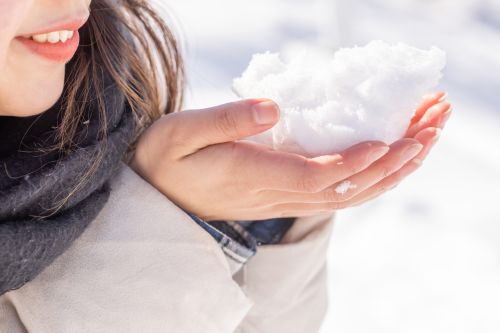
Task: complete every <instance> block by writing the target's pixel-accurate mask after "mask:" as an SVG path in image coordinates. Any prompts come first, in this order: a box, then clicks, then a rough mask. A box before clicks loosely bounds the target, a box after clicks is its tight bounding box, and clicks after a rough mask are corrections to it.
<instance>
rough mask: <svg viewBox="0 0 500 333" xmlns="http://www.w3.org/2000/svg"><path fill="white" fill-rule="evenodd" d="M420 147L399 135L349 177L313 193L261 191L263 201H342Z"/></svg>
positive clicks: (291, 202) (398, 165)
mask: <svg viewBox="0 0 500 333" xmlns="http://www.w3.org/2000/svg"><path fill="white" fill-rule="evenodd" d="M421 149H422V145H421V144H420V143H419V142H418V141H416V140H412V139H403V140H400V141H398V142H396V143H394V144H393V145H392V146H391V151H390V152H389V153H387V154H386V155H384V156H383V157H382V158H380V159H379V160H377V161H376V162H375V163H373V164H371V165H370V166H369V167H368V168H366V169H365V170H364V171H361V172H359V173H357V174H354V175H353V176H352V177H344V178H342V180H339V181H338V182H337V183H335V184H334V185H331V186H329V187H327V188H325V189H324V190H322V191H319V192H317V193H286V192H277V191H269V192H265V193H261V194H260V195H262V197H261V198H262V199H261V200H262V201H263V202H271V204H270V205H269V206H274V205H276V204H292V205H294V204H298V205H299V206H300V204H302V203H325V204H328V203H331V202H343V201H347V200H349V199H350V198H352V197H354V196H355V195H356V194H357V193H360V192H363V191H364V190H365V189H367V188H369V187H371V186H372V185H374V184H376V183H378V182H379V181H380V180H381V179H384V178H386V177H388V176H389V175H390V174H392V173H394V172H396V171H397V170H399V169H400V168H401V167H402V166H403V165H404V164H405V163H407V162H408V161H409V160H410V159H411V158H413V157H415V156H416V155H417V154H418V153H419V151H420V150H421ZM346 179H349V182H350V185H351V186H352V187H350V186H349V185H348V186H347V187H348V188H347V191H344V190H342V189H341V184H342V183H343V181H344V180H346ZM339 186H340V188H339Z"/></svg>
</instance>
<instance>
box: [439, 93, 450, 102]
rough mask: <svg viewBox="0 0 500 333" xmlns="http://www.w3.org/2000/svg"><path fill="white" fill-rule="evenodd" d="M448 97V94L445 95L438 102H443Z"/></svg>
mask: <svg viewBox="0 0 500 333" xmlns="http://www.w3.org/2000/svg"><path fill="white" fill-rule="evenodd" d="M447 97H448V93H445V94H444V95H443V96H442V97H441V98H440V99H438V102H443V101H444V100H445V99H446V98H447Z"/></svg>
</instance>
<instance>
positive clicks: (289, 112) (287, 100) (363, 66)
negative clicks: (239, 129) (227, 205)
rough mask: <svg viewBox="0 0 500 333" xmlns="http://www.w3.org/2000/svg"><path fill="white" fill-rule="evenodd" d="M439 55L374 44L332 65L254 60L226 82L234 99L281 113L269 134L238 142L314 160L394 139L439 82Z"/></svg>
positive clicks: (315, 57) (311, 55)
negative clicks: (272, 106) (269, 104)
mask: <svg viewBox="0 0 500 333" xmlns="http://www.w3.org/2000/svg"><path fill="white" fill-rule="evenodd" d="M445 64H446V55H445V53H444V52H443V51H442V50H440V49H438V48H436V47H433V48H431V49H430V50H428V51H425V50H419V49H417V48H414V47H411V46H408V45H405V44H402V43H398V44H395V45H390V44H387V43H385V42H382V41H373V42H371V43H369V44H368V45H366V46H364V47H354V48H343V49H340V50H339V51H337V52H336V53H335V54H334V55H333V58H332V57H331V56H324V55H320V54H318V53H317V52H312V51H311V50H303V51H302V52H300V53H297V54H296V55H294V56H293V57H292V58H291V59H290V60H289V61H286V62H284V61H283V60H282V59H281V58H280V55H279V53H270V52H266V53H263V54H255V55H254V56H253V58H252V60H251V62H250V64H249V66H248V68H247V69H246V70H245V72H244V73H243V75H242V76H241V77H239V78H237V79H234V81H233V91H234V92H235V93H236V94H237V95H238V96H239V97H241V98H270V99H272V100H274V101H275V102H276V103H278V105H279V106H280V109H281V118H280V121H279V122H278V123H277V124H276V125H275V126H274V127H273V128H271V129H269V130H267V131H265V132H263V133H260V134H258V135H254V136H251V137H247V138H245V139H247V140H252V141H256V142H260V143H264V144H267V145H269V146H271V147H273V148H274V149H276V150H281V151H288V152H293V153H299V154H302V155H304V156H308V157H314V156H319V155H326V154H334V153H337V152H340V151H342V150H344V149H346V148H348V147H350V146H352V145H354V144H356V143H359V142H362V141H368V140H380V141H383V142H385V143H387V144H391V143H392V142H394V141H396V140H398V139H400V138H401V137H402V136H403V135H404V133H405V131H406V129H407V127H408V124H409V122H410V120H411V117H412V115H413V113H414V110H415V108H416V107H417V106H418V105H419V104H420V102H421V100H422V96H423V95H424V94H426V93H428V92H430V91H431V89H432V88H434V87H435V86H436V85H437V84H438V82H439V80H440V79H441V77H442V73H441V71H442V69H443V68H444V66H445Z"/></svg>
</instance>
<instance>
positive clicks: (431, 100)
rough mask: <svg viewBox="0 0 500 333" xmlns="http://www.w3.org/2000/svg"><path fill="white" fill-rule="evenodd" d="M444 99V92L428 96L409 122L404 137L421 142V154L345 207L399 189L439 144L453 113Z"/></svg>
mask: <svg viewBox="0 0 500 333" xmlns="http://www.w3.org/2000/svg"><path fill="white" fill-rule="evenodd" d="M446 97H447V94H446V93H444V92H438V93H434V94H430V95H427V96H426V97H425V98H424V101H423V102H422V104H421V105H420V106H419V108H418V109H417V110H416V112H415V115H414V117H413V119H412V120H411V122H410V125H409V127H408V130H407V131H406V134H405V137H406V138H413V139H416V140H418V141H419V142H420V143H422V145H424V148H423V149H422V151H421V152H420V153H419V154H418V155H417V156H416V157H415V158H413V159H411V160H410V161H409V162H408V163H406V164H405V165H404V167H403V168H401V169H400V170H398V171H397V172H395V173H394V174H392V175H390V176H389V177H387V178H385V179H384V180H383V181H381V182H379V183H377V184H376V185H375V186H373V187H372V188H370V189H368V190H366V191H364V192H362V193H359V194H358V195H356V196H354V197H353V198H350V199H349V200H348V201H346V202H345V205H346V206H347V207H353V206H359V205H361V204H363V203H365V202H367V201H370V200H373V199H374V198H376V197H378V196H380V195H381V194H383V193H385V192H387V191H389V190H391V189H393V188H395V187H396V186H398V185H399V183H401V181H402V180H403V179H404V178H406V177H408V176H409V175H410V174H412V173H413V172H415V171H416V170H417V169H419V168H420V166H421V165H422V162H423V160H424V159H425V158H426V157H427V155H428V154H429V152H430V151H431V149H432V147H433V146H434V145H435V144H436V142H437V141H438V139H439V137H440V135H441V131H442V129H443V128H444V126H445V124H446V122H447V121H448V119H449V118H450V115H451V113H452V106H451V104H450V103H448V102H445V99H446Z"/></svg>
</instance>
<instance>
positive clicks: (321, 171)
mask: <svg viewBox="0 0 500 333" xmlns="http://www.w3.org/2000/svg"><path fill="white" fill-rule="evenodd" d="M0 22H1V26H0V73H1V75H0V161H1V162H2V163H1V166H2V167H1V168H0V191H1V192H0V250H1V252H0V253H1V255H0V331H1V332H16V333H17V332H137V331H139V330H142V331H146V332H165V331H166V332H170V331H178V332H200V331H203V332H276V331H288V332H314V331H317V330H318V329H319V327H320V325H321V321H322V318H323V317H324V314H325V311H326V298H327V294H326V263H325V262H326V261H325V257H326V249H327V247H328V241H329V237H330V233H331V228H332V223H333V214H334V213H333V212H334V211H335V210H337V209H342V208H347V207H351V206H355V205H359V204H361V203H363V202H365V201H367V200H371V199H373V198H375V197H377V196H379V195H380V194H382V193H383V192H385V191H386V190H388V189H390V188H392V187H394V186H396V185H397V184H398V183H399V182H400V181H401V180H402V179H403V178H404V177H406V176H407V175H409V174H410V173H412V172H413V171H415V170H416V169H417V168H418V167H419V166H420V164H421V162H422V160H423V159H424V158H425V156H426V155H427V153H428V152H429V150H430V148H431V146H432V145H433V143H434V142H435V141H436V139H437V137H438V135H439V132H440V128H442V127H443V125H444V123H445V122H446V120H447V118H448V116H449V114H450V111H449V109H450V105H449V104H448V103H445V102H443V100H444V94H442V93H436V94H433V95H430V96H428V97H427V98H426V99H425V100H424V102H423V103H422V105H421V106H420V108H419V109H418V110H417V112H416V114H415V117H414V119H413V120H412V123H411V124H410V126H409V129H408V132H407V135H406V138H405V139H403V140H400V141H398V142H396V143H394V144H392V145H391V146H386V145H385V144H383V143H380V142H365V143H361V144H358V145H356V146H354V147H352V148H350V149H348V150H347V151H345V152H343V153H342V154H339V155H328V156H321V157H317V158H312V159H307V158H305V157H303V156H300V155H296V154H288V153H283V152H276V151H273V150H272V149H270V148H268V147H265V146H262V145H259V144H255V143H251V142H248V141H243V140H242V141H238V140H239V139H241V138H244V137H246V136H249V135H253V134H257V133H260V132H263V131H265V130H267V129H269V128H270V127H272V126H273V125H274V124H275V123H276V122H277V121H278V118H279V109H278V107H277V105H276V104H275V103H273V102H272V101H270V100H267V99H251V100H244V101H238V102H233V103H228V104H224V105H221V106H217V107H212V108H209V109H205V110H190V111H189V112H187V111H186V112H177V111H179V108H180V106H181V104H182V89H183V78H184V72H183V65H182V59H181V57H180V54H179V52H178V49H177V44H176V41H175V38H174V36H173V34H172V33H171V31H170V30H169V29H168V27H167V26H166V25H165V23H164V22H163V21H162V19H161V18H160V17H159V16H158V14H157V13H156V12H155V11H154V10H153V9H151V8H150V7H149V6H148V4H147V2H146V1H143V0H121V1H117V0H92V1H89V0H64V1H63V0H53V1H47V0H19V1H10V0H0ZM347 178H348V179H350V180H351V181H353V182H355V183H356V184H357V187H356V188H355V189H351V190H350V191H349V192H348V193H346V194H338V193H336V192H335V188H336V186H337V185H338V183H339V182H342V181H343V180H345V179H347ZM336 184H337V185H336ZM200 226H201V228H200Z"/></svg>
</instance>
